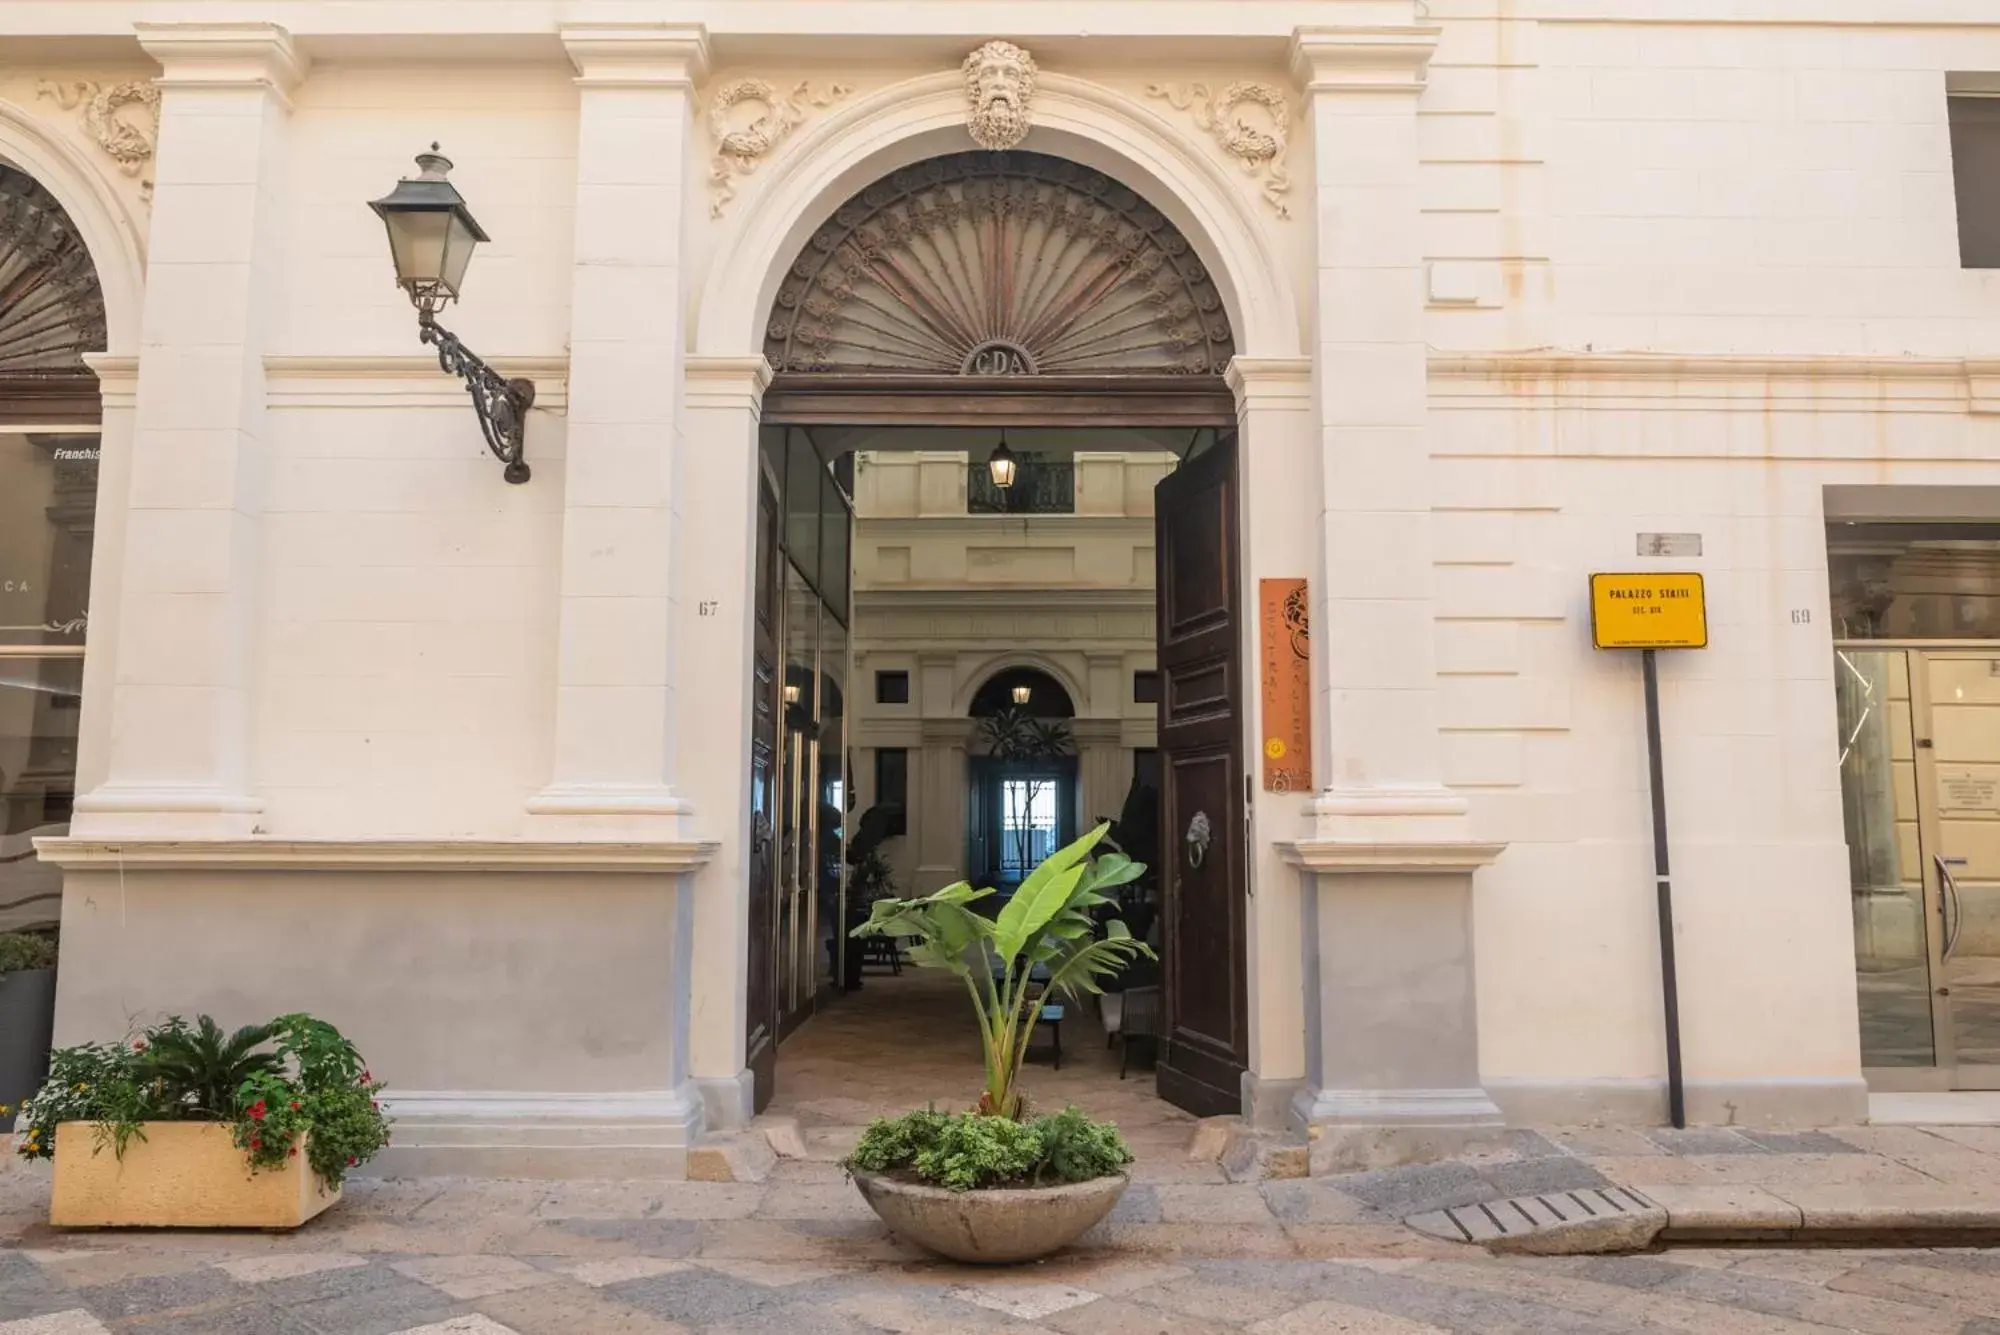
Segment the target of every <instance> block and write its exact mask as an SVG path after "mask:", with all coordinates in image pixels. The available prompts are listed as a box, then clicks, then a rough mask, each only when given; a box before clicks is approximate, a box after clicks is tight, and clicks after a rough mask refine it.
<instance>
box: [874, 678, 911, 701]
mask: <svg viewBox="0 0 2000 1335" xmlns="http://www.w3.org/2000/svg"><path fill="white" fill-rule="evenodd" d="M875 703H876V704H878V705H906V704H908V703H910V674H909V673H907V672H902V671H895V672H877V673H876V674H875Z"/></svg>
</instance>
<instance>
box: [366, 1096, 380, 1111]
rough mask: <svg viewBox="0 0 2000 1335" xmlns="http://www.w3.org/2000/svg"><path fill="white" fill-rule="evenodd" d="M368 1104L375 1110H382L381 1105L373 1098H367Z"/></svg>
mask: <svg viewBox="0 0 2000 1335" xmlns="http://www.w3.org/2000/svg"><path fill="white" fill-rule="evenodd" d="M368 1106H369V1107H371V1108H373V1109H374V1110H375V1111H376V1112H381V1111H382V1105H381V1104H379V1103H377V1102H376V1101H375V1100H374V1099H370V1100H368Z"/></svg>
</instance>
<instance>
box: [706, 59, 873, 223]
mask: <svg viewBox="0 0 2000 1335" xmlns="http://www.w3.org/2000/svg"><path fill="white" fill-rule="evenodd" d="M853 91H854V89H853V88H852V87H851V86H849V85H847V84H844V83H834V84H828V85H827V86H826V88H825V90H824V91H820V92H815V91H814V89H813V85H812V81H811V80H809V79H801V80H800V81H799V82H798V84H797V85H796V86H794V87H793V88H792V90H791V91H790V92H789V93H780V92H779V91H778V87H777V85H776V84H774V83H772V82H771V81H770V80H769V79H731V80H730V81H729V82H728V83H725V84H723V85H722V86H721V87H720V88H718V89H716V90H715V94H714V96H713V97H711V98H710V99H709V104H708V128H709V133H710V135H711V136H713V138H714V140H715V159H714V161H712V162H711V163H710V164H709V169H708V186H709V190H710V191H711V192H713V194H714V195H715V198H714V200H713V201H711V202H710V204H709V206H708V215H709V217H711V218H720V217H721V216H722V215H723V213H724V212H725V211H727V209H728V208H729V203H730V201H731V200H733V199H735V198H736V178H737V177H739V176H748V175H749V174H750V173H751V172H754V171H756V170H757V165H758V164H759V163H760V162H762V161H763V160H764V158H765V156H766V155H767V154H769V153H770V151H771V150H772V149H774V148H776V147H777V146H778V145H779V144H781V143H783V142H784V140H785V137H786V136H787V135H789V134H791V132H792V131H793V130H796V129H797V128H798V127H799V126H800V125H802V124H804V123H805V120H806V118H807V117H808V116H810V115H811V114H812V113H813V112H814V111H818V110H822V109H824V108H826V107H830V106H832V105H833V104H834V103H835V102H838V101H839V100H840V99H841V98H843V97H846V96H847V95H848V94H849V93H851V92H853Z"/></svg>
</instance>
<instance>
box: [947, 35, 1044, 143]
mask: <svg viewBox="0 0 2000 1335" xmlns="http://www.w3.org/2000/svg"><path fill="white" fill-rule="evenodd" d="M964 70H965V98H966V102H967V104H968V109H967V111H966V117H965V128H966V129H967V131H969V132H970V133H971V135H972V142H974V143H975V144H978V145H979V146H980V147H981V148H991V149H996V150H997V149H1006V148H1012V147H1014V146H1015V145H1016V144H1018V143H1020V142H1021V141H1022V140H1023V139H1025V138H1027V136H1028V103H1029V100H1030V99H1032V98H1033V97H1034V95H1035V58H1034V57H1033V56H1031V55H1029V54H1028V53H1027V52H1026V51H1023V50H1022V49H1021V48H1020V47H1018V46H1015V45H1014V44H1013V43H1012V42H988V43H987V44H986V45H985V46H982V47H980V48H979V49H978V50H977V51H974V52H973V53H972V54H971V55H969V56H967V57H966V58H965V65H964Z"/></svg>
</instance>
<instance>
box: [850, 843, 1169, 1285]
mask: <svg viewBox="0 0 2000 1335" xmlns="http://www.w3.org/2000/svg"><path fill="white" fill-rule="evenodd" d="M1109 828H1110V827H1109V825H1108V824H1106V825H1100V826H1098V827H1097V828H1096V829H1094V830H1092V831H1091V832H1090V833H1089V834H1086V835H1085V836H1083V838H1081V839H1078V840H1077V841H1076V842H1075V843H1073V844H1070V845H1069V846H1068V847H1067V848H1063V849H1061V850H1059V851H1057V852H1055V853H1053V854H1051V855H1050V856H1049V857H1048V859H1047V860H1046V861H1044V862H1043V863H1042V864H1041V865H1040V866H1038V867H1036V868H1035V870H1034V871H1033V872H1032V873H1030V874H1029V876H1028V878H1027V879H1026V880H1024V881H1022V882H1021V885H1020V888H1019V889H1017V890H1016V891H1015V892H1014V895H1013V897H1012V898H1011V899H1009V900H1008V901H1007V903H1006V905H1005V907H1003V908H1002V909H1001V910H1000V912H999V913H998V914H997V915H995V916H994V917H991V918H988V917H986V916H984V915H983V914H981V913H979V912H977V911H976V910H975V909H974V908H973V907H972V906H973V905H975V904H976V903H978V901H980V900H982V899H985V898H987V897H988V896H990V895H992V894H993V893H994V891H993V890H991V889H978V890H976V889H974V888H973V887H972V886H971V884H970V883H968V882H963V881H961V882H959V883H958V884H956V885H949V886H946V887H945V888H944V889H942V890H939V891H937V892H936V893H935V894H932V895H928V896H925V897H924V898H921V899H885V900H880V901H878V902H877V903H876V904H875V905H874V906H873V909H872V911H871V913H870V915H869V918H868V921H867V922H865V923H863V924H861V925H860V926H859V927H857V928H855V929H854V934H855V935H856V936H892V937H904V938H915V939H916V941H917V944H916V945H915V946H913V947H912V948H911V949H910V952H909V954H910V958H911V960H912V961H914V962H915V963H916V964H917V965H919V966H921V967H925V968H933V969H944V970H946V971H948V972H950V973H952V974H954V975H956V976H957V977H958V978H959V979H960V980H962V981H963V982H964V984H965V989H966V992H967V994H968V996H969V997H970V998H971V1000H972V1007H973V1012H974V1014H975V1015H976V1016H977V1018H978V1021H979V1037H980V1049H981V1053H982V1055H983V1058H984V1065H985V1086H984V1088H983V1089H982V1091H981V1092H980V1095H979V1100H978V1103H977V1104H976V1105H975V1106H974V1107H973V1108H972V1109H971V1110H969V1111H967V1112H963V1113H941V1112H938V1111H936V1110H935V1109H925V1110H922V1111H918V1112H912V1113H909V1114H906V1115H905V1116H902V1117H894V1118H883V1119H881V1120H878V1121H877V1122H875V1123H874V1124H873V1125H871V1126H870V1127H869V1128H868V1130H867V1132H866V1133H865V1134H864V1135H863V1136H862V1138H861V1141H860V1144H858V1145H857V1146H856V1147H855V1150H854V1153H853V1154H852V1155H850V1156H849V1157H848V1159H847V1161H846V1166H847V1169H848V1171H849V1172H850V1173H851V1174H852V1175H853V1177H854V1181H855V1184H856V1186H858V1187H859V1188H860V1190H861V1194H862V1196H863V1197H864V1198H866V1200H867V1201H868V1204H869V1205H870V1206H871V1207H872V1208H873V1209H874V1210H875V1212H876V1214H878V1215H880V1216H881V1218H882V1221H883V1222H884V1223H886V1224H887V1225H888V1226H889V1227H890V1229H891V1230H892V1231H893V1232H896V1233H898V1234H900V1235H902V1236H904V1237H906V1238H908V1239H909V1240H911V1241H913V1242H916V1243H918V1244H920V1245H922V1246H924V1247H928V1248H929V1249H930V1250H932V1251H935V1252H939V1253H941V1254H943V1255H945V1256H948V1257H951V1258H952V1259H954V1260H959V1261H975V1262H1002V1261H1025V1260H1032V1259H1034V1258H1036V1257H1040V1256H1046V1255H1048V1254H1049V1253H1051V1252H1054V1251H1056V1250H1058V1249H1060V1248H1062V1247H1064V1246H1067V1245H1068V1244H1069V1243H1071V1242H1073V1241H1075V1240H1076V1238H1077V1237H1078V1236H1080V1235H1081V1234H1082V1233H1083V1232H1085V1231H1086V1230H1087V1229H1089V1228H1090V1227H1091V1226H1092V1225H1094V1224H1096V1223H1097V1222H1098V1221H1099V1220H1101V1219H1103V1218H1104V1216H1105V1215H1107V1214H1109V1213H1110V1212H1111V1208H1112V1206H1114V1205H1116V1204H1117V1202H1118V1198H1119V1196H1120V1195H1122V1194H1123V1193H1124V1190H1125V1187H1126V1183H1127V1180H1128V1179H1127V1177H1126V1174H1125V1171H1124V1170H1125V1167H1126V1165H1128V1164H1130V1163H1131V1162H1132V1152H1131V1150H1130V1149H1129V1148H1128V1147H1127V1146H1126V1144H1125V1141H1124V1138H1123V1137H1122V1136H1120V1135H1119V1134H1118V1128H1117V1127H1115V1126H1113V1125H1111V1124H1109V1123H1099V1122H1092V1121H1091V1120H1090V1119H1089V1118H1088V1117H1086V1116H1085V1115H1084V1114H1083V1113H1082V1112H1081V1111H1079V1110H1078V1109H1076V1108H1067V1109H1064V1110H1063V1111H1062V1112H1060V1113H1055V1114H1053V1115H1049V1116H1042V1117H1035V1116H1031V1115H1030V1113H1029V1110H1028V1106H1027V1100H1026V1099H1025V1098H1024V1097H1023V1096H1022V1093H1021V1089H1020V1078H1021V1066H1022V1063H1023V1062H1024V1061H1025V1060H1026V1058H1027V1055H1028V1042H1029V1040H1030V1038H1031V1037H1032V1036H1033V1034H1034V1031H1035V1024H1036V1022H1037V1020H1038V1019H1039V1018H1040V1016H1041V1012H1042V1006H1043V1004H1044V1002H1045V1000H1047V999H1049V998H1052V997H1059V996H1060V997H1074V996H1077V995H1080V994H1083V993H1086V992H1093V993H1094V992H1097V991H1098V990H1099V989H1100V982H1099V980H1100V979H1102V978H1103V977H1105V976H1106V975H1108V974H1112V973H1116V972H1117V971H1118V970H1119V969H1121V968H1123V967H1124V966H1125V965H1127V964H1129V963H1130V962H1131V961H1132V960H1133V959H1135V958H1137V957H1139V956H1142V955H1143V956H1147V957H1151V955H1152V953H1153V952H1152V950H1151V949H1150V948H1149V947H1147V945H1146V944H1145V943H1144V942H1142V941H1139V940H1137V939H1135V938H1134V937H1133V936H1132V935H1131V933H1130V932H1128V931H1127V930H1126V928H1125V924H1124V923H1123V922H1122V921H1119V920H1118V919H1115V918H1114V919H1112V920H1110V921H1109V922H1107V923H1106V924H1104V926H1103V928H1102V929H1101V930H1102V933H1103V934H1102V935H1101V936H1100V935H1099V934H1098V933H1099V930H1100V929H1099V928H1098V926H1097V924H1096V922H1095V920H1094V919H1093V917H1092V910H1094V909H1098V908H1102V907H1103V906H1105V905H1107V904H1110V903H1112V902H1113V901H1112V899H1111V898H1110V897H1109V896H1108V895H1107V894H1106V893H1105V892H1106V891H1109V890H1113V889H1115V888H1116V887H1118V886H1121V885H1125V884H1127V883H1129V882H1131V881H1134V880H1137V879H1138V878H1139V876H1140V875H1141V874H1143V873H1144V871H1145V867H1144V866H1143V865H1141V864H1140V863H1136V862H1134V861H1132V860H1131V859H1130V858H1128V857H1126V856H1125V855H1123V854H1122V853H1107V854H1105V855H1103V856H1101V857H1096V858H1093V857H1091V851H1092V850H1093V849H1094V848H1096V846H1097V844H1098V842H1099V841H1100V840H1102V839H1103V838H1104V835H1105V831H1106V830H1107V829H1109Z"/></svg>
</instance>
